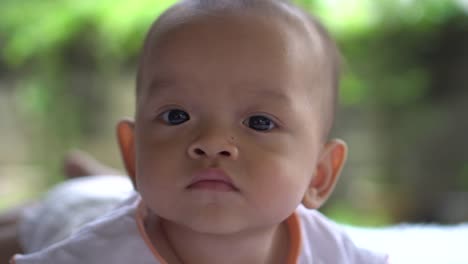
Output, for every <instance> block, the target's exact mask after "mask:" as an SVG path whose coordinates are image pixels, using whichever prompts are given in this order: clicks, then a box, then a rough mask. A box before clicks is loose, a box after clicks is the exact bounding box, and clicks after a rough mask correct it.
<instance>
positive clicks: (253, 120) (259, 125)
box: [244, 115, 276, 132]
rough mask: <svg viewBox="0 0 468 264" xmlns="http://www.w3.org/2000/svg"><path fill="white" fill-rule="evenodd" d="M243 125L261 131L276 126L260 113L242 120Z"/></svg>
mask: <svg viewBox="0 0 468 264" xmlns="http://www.w3.org/2000/svg"><path fill="white" fill-rule="evenodd" d="M244 125H246V126H248V127H249V128H251V129H253V130H257V131H261V132H265V131H269V130H272V129H273V128H275V127H276V124H275V122H274V121H273V120H271V119H270V118H268V117H266V116H262V115H255V116H251V117H249V118H248V119H247V120H245V121H244Z"/></svg>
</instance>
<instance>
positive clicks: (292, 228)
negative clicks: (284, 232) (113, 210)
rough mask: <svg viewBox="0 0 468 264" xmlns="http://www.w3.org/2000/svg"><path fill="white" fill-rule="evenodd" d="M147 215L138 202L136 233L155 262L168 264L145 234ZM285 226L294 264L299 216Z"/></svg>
mask: <svg viewBox="0 0 468 264" xmlns="http://www.w3.org/2000/svg"><path fill="white" fill-rule="evenodd" d="M146 215H147V212H146V209H145V208H144V205H143V201H140V203H139V204H138V208H137V210H136V213H135V220H136V223H137V227H138V231H139V233H140V236H141V238H142V239H143V241H144V242H145V244H146V246H147V247H148V248H149V249H150V251H151V253H153V255H154V257H155V258H156V260H158V261H159V262H160V263H161V264H168V263H167V262H166V261H165V260H164V258H163V257H162V256H161V255H160V254H159V252H158V251H157V250H156V248H155V247H154V246H153V244H152V243H151V240H150V238H149V236H148V234H147V233H146V230H145V225H144V220H143V219H145V217H146ZM286 224H287V226H288V233H289V253H288V258H287V262H286V263H287V264H296V263H298V261H299V256H300V254H301V247H302V236H301V225H300V221H299V216H298V215H297V213H296V212H294V213H293V214H292V215H291V216H289V217H288V218H287V219H286Z"/></svg>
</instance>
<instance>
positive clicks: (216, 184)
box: [187, 168, 239, 192]
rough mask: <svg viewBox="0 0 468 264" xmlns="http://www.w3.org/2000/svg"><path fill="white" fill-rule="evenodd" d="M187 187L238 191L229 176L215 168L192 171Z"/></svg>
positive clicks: (190, 188)
mask: <svg viewBox="0 0 468 264" xmlns="http://www.w3.org/2000/svg"><path fill="white" fill-rule="evenodd" d="M187 189H189V190H206V191H219V192H235V191H239V189H238V188H237V187H236V186H235V185H234V183H233V181H232V180H231V177H229V175H227V174H226V173H225V172H224V171H223V170H221V169H217V168H208V169H202V170H200V171H197V172H196V173H194V174H193V175H192V180H191V181H190V183H189V185H188V186H187Z"/></svg>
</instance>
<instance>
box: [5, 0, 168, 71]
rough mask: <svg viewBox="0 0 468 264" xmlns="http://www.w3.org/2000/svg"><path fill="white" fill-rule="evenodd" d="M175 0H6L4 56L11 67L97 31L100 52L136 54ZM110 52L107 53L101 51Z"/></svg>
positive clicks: (93, 48) (95, 48)
mask: <svg viewBox="0 0 468 264" xmlns="http://www.w3.org/2000/svg"><path fill="white" fill-rule="evenodd" d="M174 2H175V1H171V0H166V1H152V0H138V1H123V0H119V1H111V0H101V1H92V0H83V1H71V0H69V1H66V0H63V1H50V0H49V1H38V0H29V1H6V2H2V3H0V7H1V8H0V32H1V33H0V36H1V38H2V39H4V47H3V52H2V57H3V58H4V60H5V61H6V63H7V64H8V65H10V66H17V67H18V66H23V65H25V64H26V63H28V62H29V61H30V60H31V59H33V58H36V59H40V60H47V59H48V55H50V54H51V53H57V52H58V51H60V50H63V48H66V47H67V46H68V45H69V43H70V42H71V41H80V36H82V35H87V34H89V33H91V34H92V36H91V38H93V39H95V43H92V45H93V46H91V47H88V48H89V51H90V52H91V53H93V51H94V52H95V53H96V54H97V55H100V56H101V55H102V54H104V55H113V56H115V57H123V58H128V57H130V56H135V54H136V53H137V51H138V49H139V46H140V43H141V41H142V38H143V35H144V32H145V31H146V28H147V27H148V25H150V23H151V22H152V21H153V20H154V18H155V17H156V16H157V15H158V14H160V13H161V12H162V11H164V10H165V9H166V8H167V7H168V6H170V5H171V4H173V3H174ZM102 57H105V56H102Z"/></svg>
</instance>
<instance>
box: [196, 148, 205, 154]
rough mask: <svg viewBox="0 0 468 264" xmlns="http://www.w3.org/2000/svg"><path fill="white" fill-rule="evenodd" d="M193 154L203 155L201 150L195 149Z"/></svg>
mask: <svg viewBox="0 0 468 264" xmlns="http://www.w3.org/2000/svg"><path fill="white" fill-rule="evenodd" d="M195 154H197V155H200V156H202V155H205V152H204V151H203V150H201V149H199V148H196V149H195Z"/></svg>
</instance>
